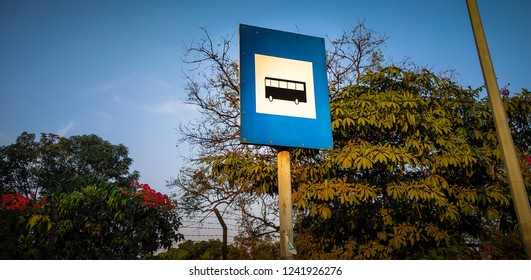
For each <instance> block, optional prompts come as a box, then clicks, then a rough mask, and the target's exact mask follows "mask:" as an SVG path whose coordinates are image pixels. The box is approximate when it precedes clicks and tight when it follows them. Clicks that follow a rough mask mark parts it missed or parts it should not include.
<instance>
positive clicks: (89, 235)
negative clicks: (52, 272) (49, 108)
mask: <svg viewBox="0 0 531 280" xmlns="http://www.w3.org/2000/svg"><path fill="white" fill-rule="evenodd" d="M131 162H132V160H131V159H130V158H129V157H128V156H127V148H125V146H123V145H117V146H115V145H112V144H110V143H109V142H107V141H104V140H102V139H101V138H99V137H97V136H94V135H90V136H73V137H71V138H63V137H59V136H57V135H52V134H47V135H44V134H43V135H42V136H41V138H40V140H39V141H36V140H35V136H34V135H33V134H28V133H23V134H21V136H20V137H19V138H18V139H17V141H16V142H15V143H14V144H12V145H9V146H4V147H1V148H0V171H1V173H0V182H1V183H2V184H1V190H2V192H1V193H0V196H1V201H2V204H1V207H0V236H1V241H0V246H1V247H2V248H3V250H2V251H1V253H0V258H2V259H136V258H142V257H146V256H149V255H151V254H153V253H154V252H155V251H156V250H158V249H159V248H170V247H171V246H172V245H173V243H174V242H177V241H180V240H181V239H182V235H181V234H179V233H178V228H179V226H180V225H181V223H180V218H179V217H178V216H177V212H176V209H175V202H174V201H171V200H170V199H169V197H168V196H167V195H164V194H161V193H159V192H156V191H155V190H153V189H152V188H151V187H150V186H149V185H147V184H140V183H138V182H137V181H136V180H134V179H135V178H137V177H138V174H137V173H136V172H134V173H132V174H131V173H129V165H130V164H131ZM127 179H133V180H131V181H126V180H127Z"/></svg>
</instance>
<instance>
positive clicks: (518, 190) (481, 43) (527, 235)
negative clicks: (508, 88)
mask: <svg viewBox="0 0 531 280" xmlns="http://www.w3.org/2000/svg"><path fill="white" fill-rule="evenodd" d="M466 3H467V6H468V13H469V15H470V22H471V23H472V30H473V32H474V39H475V40H476V47H477V51H478V56H479V62H480V64H481V70H482V71H483V78H484V79H485V85H486V87H487V94H488V96H489V101H490V104H491V108H492V115H493V117H494V123H495V125H496V132H497V134H498V141H499V142H500V147H501V151H502V155H503V160H504V162H505V167H506V168H507V176H508V178H509V185H510V187H511V194H512V197H513V203H514V208H515V210H516V216H517V218H518V226H519V227H520V231H521V233H522V241H523V243H524V247H525V250H526V253H527V258H528V259H531V208H530V207H529V199H528V196H527V192H526V189H525V185H524V180H523V178H522V172H521V170H520V164H519V163H518V157H517V155H516V150H515V148H514V143H513V139H512V137H511V133H510V131H509V125H508V124H507V116H506V113H505V110H504V108H503V104H502V101H501V97H500V92H499V88H498V82H497V81H496V74H494V67H493V66H492V60H491V58H490V53H489V48H488V45H487V39H486V38H485V32H484V31H483V25H482V23H481V17H480V16H479V10H478V5H477V3H476V1H475V0H467V1H466Z"/></svg>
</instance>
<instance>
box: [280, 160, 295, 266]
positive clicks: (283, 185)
mask: <svg viewBox="0 0 531 280" xmlns="http://www.w3.org/2000/svg"><path fill="white" fill-rule="evenodd" d="M278 207H279V208H280V209H279V210H280V213H279V216H280V259H282V260H292V259H293V254H292V253H291V252H290V249H289V242H290V241H291V242H293V241H292V240H293V217H292V213H291V212H292V202H291V167H290V160H289V151H287V150H280V151H279V152H278Z"/></svg>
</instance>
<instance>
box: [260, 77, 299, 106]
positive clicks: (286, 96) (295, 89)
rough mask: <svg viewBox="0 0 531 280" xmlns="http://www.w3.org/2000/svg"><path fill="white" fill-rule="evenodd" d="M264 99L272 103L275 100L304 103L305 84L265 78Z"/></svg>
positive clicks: (297, 103)
mask: <svg viewBox="0 0 531 280" xmlns="http://www.w3.org/2000/svg"><path fill="white" fill-rule="evenodd" d="M265 97H266V98H267V99H269V101H270V102H273V100H275V99H280V100H288V101H294V102H295V104H296V105H299V102H304V103H306V83H305V82H298V81H290V80H284V79H277V78H270V77H266V78H265Z"/></svg>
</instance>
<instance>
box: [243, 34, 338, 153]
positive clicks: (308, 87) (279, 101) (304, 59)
mask: <svg viewBox="0 0 531 280" xmlns="http://www.w3.org/2000/svg"><path fill="white" fill-rule="evenodd" d="M239 40H240V41H239V44H240V50H239V51H240V109H241V110H240V113H241V116H240V120H241V135H240V140H241V143H244V144H257V145H268V146H278V147H294V148H308V149H322V150H330V149H332V148H333V141H332V127H331V120H330V103H329V95H328V79H327V73H326V56H325V43H324V39H323V38H319V37H313V36H308V35H302V34H297V33H289V32H284V31H278V30H272V29H266V28H261V27H255V26H250V25H243V24H241V25H240V28H239ZM267 67H269V68H268V69H267V70H264V68H267ZM260 75H261V76H260ZM267 79H269V80H274V81H275V82H278V83H279V85H278V86H277V85H275V87H280V88H276V89H273V88H267V85H265V83H266V82H268V81H267ZM269 82H270V81H269ZM280 83H282V84H280ZM264 85H265V89H262V88H263V87H264ZM301 85H303V88H301ZM266 90H268V91H269V93H267V92H266ZM290 91H291V92H292V93H293V94H296V95H293V96H292V97H289V96H288V97H280V98H275V96H277V97H279V96H278V94H286V93H289V92H290ZM302 91H304V92H302ZM262 93H263V94H262ZM272 93H274V94H276V95H273V94H272ZM301 94H305V95H304V96H303V95H301ZM268 103H270V104H268Z"/></svg>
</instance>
